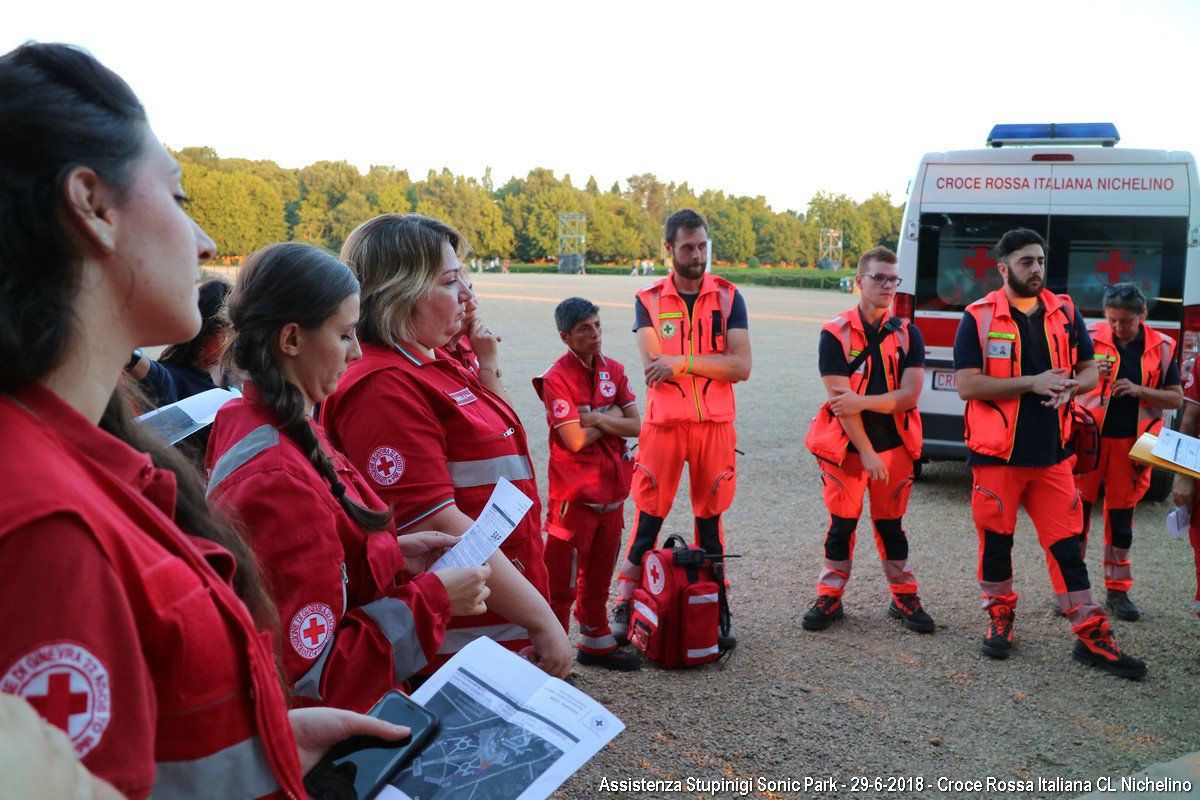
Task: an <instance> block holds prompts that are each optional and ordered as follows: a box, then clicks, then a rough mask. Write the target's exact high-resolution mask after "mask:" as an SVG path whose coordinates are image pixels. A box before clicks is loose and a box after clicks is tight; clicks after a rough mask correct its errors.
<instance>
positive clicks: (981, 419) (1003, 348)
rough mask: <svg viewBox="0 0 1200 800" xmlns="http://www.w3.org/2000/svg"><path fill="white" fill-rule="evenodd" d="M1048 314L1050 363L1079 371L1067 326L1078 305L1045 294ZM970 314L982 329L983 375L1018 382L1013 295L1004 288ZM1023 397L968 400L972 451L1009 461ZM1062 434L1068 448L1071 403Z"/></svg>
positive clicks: (1061, 421) (1062, 417) (1063, 411)
mask: <svg viewBox="0 0 1200 800" xmlns="http://www.w3.org/2000/svg"><path fill="white" fill-rule="evenodd" d="M1039 299H1040V300H1041V303H1042V306H1043V307H1044V308H1045V309H1046V315H1045V322H1044V326H1045V332H1046V341H1047V342H1049V343H1050V362H1051V363H1052V364H1053V365H1054V369H1060V368H1062V369H1073V368H1074V367H1075V362H1076V361H1077V360H1078V348H1077V347H1076V346H1074V345H1073V344H1072V343H1071V340H1070V336H1069V335H1068V334H1067V326H1068V325H1070V324H1071V323H1072V322H1073V321H1074V319H1075V304H1074V303H1073V302H1071V298H1070V297H1068V296H1067V295H1065V294H1064V295H1058V294H1054V293H1053V292H1051V291H1050V290H1048V289H1043V290H1042V292H1041V295H1040V296H1039ZM966 313H968V314H970V315H971V317H972V318H973V319H974V320H975V324H976V326H977V327H978V329H979V346H980V348H981V349H982V351H983V370H982V374H984V375H988V376H990V377H993V378H1014V377H1018V376H1019V375H1020V374H1021V336H1020V333H1019V332H1018V330H1017V323H1016V322H1014V321H1013V318H1012V315H1011V314H1010V312H1009V305H1008V295H1006V294H1005V293H1004V289H1003V288H1000V289H997V290H996V291H994V292H991V293H990V294H987V295H985V296H984V297H981V298H980V299H978V300H976V301H975V302H974V303H971V305H969V306H967V311H966ZM1020 406H1021V398H1020V397H1005V398H1002V399H1000V400H968V401H967V416H966V442H967V447H969V448H970V449H972V450H974V451H975V452H976V453H980V454H981V455H985V456H995V457H997V458H1003V459H1008V458H1010V457H1011V456H1012V451H1013V447H1014V445H1015V444H1016V441H1017V410H1018V409H1019V408H1020ZM1058 434H1059V440H1060V443H1061V444H1062V445H1063V446H1065V445H1066V443H1067V439H1068V438H1069V437H1070V435H1071V404H1070V403H1067V404H1066V405H1064V406H1063V407H1062V408H1060V409H1059V410H1058Z"/></svg>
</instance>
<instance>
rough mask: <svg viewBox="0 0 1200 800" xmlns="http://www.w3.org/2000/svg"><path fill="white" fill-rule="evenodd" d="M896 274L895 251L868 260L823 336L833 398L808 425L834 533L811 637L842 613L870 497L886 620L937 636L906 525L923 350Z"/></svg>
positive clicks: (917, 453) (824, 376)
mask: <svg viewBox="0 0 1200 800" xmlns="http://www.w3.org/2000/svg"><path fill="white" fill-rule="evenodd" d="M896 273H897V267H896V254H895V253H893V252H892V251H891V250H888V249H887V248H886V247H876V248H875V249H873V250H869V251H867V252H866V253H864V254H863V256H862V258H861V259H859V262H858V275H857V276H856V277H855V279H854V280H855V283H856V284H857V285H858V287H859V289H860V290H861V292H862V296H861V300H860V301H859V304H858V307H857V308H853V309H850V310H849V311H846V312H843V313H842V314H839V315H838V316H836V317H834V318H833V319H832V320H831V321H830V322H827V323H826V324H825V327H824V328H822V329H821V340H820V346H819V359H818V360H819V364H818V367H819V369H820V372H821V380H822V381H823V382H824V383H825V391H826V392H828V394H829V400H828V401H827V402H826V403H825V404H824V405H822V406H821V409H820V410H819V411H818V412H817V416H816V417H815V418H814V419H813V421H812V424H811V425H810V426H809V429H808V436H807V438H806V439H805V445H806V446H807V447H808V449H809V450H811V451H812V453H813V454H814V455H815V456H816V457H817V459H818V464H819V465H820V468H821V481H822V483H823V485H824V488H823V490H822V494H823V496H824V500H825V507H826V509H828V511H829V530H828V532H827V533H826V534H825V563H824V567H823V568H822V570H821V575H820V577H819V578H818V579H817V600H816V602H815V603H813V605H812V606H811V607H810V608H809V610H808V612H807V613H806V614H805V615H804V619H803V620H802V622H801V625H803V626H804V628H806V629H807V630H810V631H819V630H823V629H824V628H827V627H829V625H830V624H832V623H833V622H834V621H836V620H838V619H841V618H842V616H843V614H844V611H843V608H842V594H843V592H844V591H845V589H846V584H847V582H849V580H850V567H851V564H852V563H853V559H854V540H855V530H856V528H857V526H858V518H859V516H860V515H861V514H862V510H863V493H864V492H867V493H868V494H870V497H871V524H872V527H873V528H874V531H875V546H876V548H877V549H878V551H879V557H880V560H881V561H882V562H883V572H884V575H885V576H886V577H887V581H888V588H889V589H891V592H892V602H891V604H890V605H889V606H888V613H889V614H890V615H891V616H893V617H896V618H898V619H900V620H902V621H903V623H904V626H905V627H906V628H908V629H909V630H914V631H919V632H921V633H932V632H933V630H934V622H933V619H931V618H930V616H929V614H928V613H926V612H925V610H924V609H923V608H922V607H921V600H920V598H919V597H918V596H917V579H916V578H915V577H914V576H913V572H912V567H911V566H910V565H909V561H908V538H907V536H906V535H905V533H904V527H903V524H902V521H903V517H904V512H905V510H906V509H907V507H908V495H909V492H910V490H911V489H912V481H913V461H914V460H915V459H917V458H920V457H921V445H922V440H921V417H920V415H919V414H918V413H917V398H918V396H920V394H921V384H922V382H923V380H924V376H925V343H924V341H923V340H922V338H921V332H920V331H919V330H917V328H916V326H915V325H912V324H911V323H910V322H909V321H908V320H905V319H901V318H900V317H896V316H893V315H892V313H891V305H892V298H893V297H894V296H895V294H896V289H897V287H899V285H900V278H899V276H898V275H897V274H896Z"/></svg>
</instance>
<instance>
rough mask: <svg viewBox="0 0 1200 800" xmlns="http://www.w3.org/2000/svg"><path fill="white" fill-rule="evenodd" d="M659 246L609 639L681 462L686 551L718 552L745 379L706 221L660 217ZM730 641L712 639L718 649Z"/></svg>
mask: <svg viewBox="0 0 1200 800" xmlns="http://www.w3.org/2000/svg"><path fill="white" fill-rule="evenodd" d="M663 238H664V239H665V242H664V243H665V246H666V249H667V253H668V254H669V255H670V256H671V259H672V261H673V263H674V268H673V269H672V270H671V272H670V273H669V274H668V275H667V276H666V277H665V278H663V279H662V280H659V281H656V282H654V283H652V284H650V285H649V286H647V287H645V288H643V289H642V290H641V291H639V292H638V294H637V301H636V305H635V311H636V314H637V321H636V323H635V325H634V330H635V331H636V332H637V341H638V350H639V351H640V352H641V354H642V365H643V366H644V367H645V376H646V387H647V388H646V423H645V425H643V426H642V434H641V437H640V438H639V440H638V457H637V463H636V469H635V471H634V476H633V500H634V503H635V504H636V505H637V510H638V513H637V523H636V529H635V531H634V534H633V536H632V537H631V538H630V541H629V547H628V549H627V550H626V553H625V563H624V564H623V565H622V567H621V574H620V575H619V576H618V581H617V590H618V593H619V598H618V600H617V605H616V608H615V609H614V612H613V632H614V633H615V634H616V637H617V641H622V640H623V639H626V637H627V634H628V630H629V627H628V619H629V603H630V598H631V597H632V596H633V589H634V587H635V586H636V585H637V583H638V582H639V581H640V580H641V576H642V557H643V556H645V554H646V553H647V552H649V551H650V550H653V549H654V547H655V544H656V542H657V540H658V534H659V531H661V530H662V526H663V522H664V521H665V520H666V516H667V514H668V513H669V512H670V510H671V505H672V504H673V503H674V501H675V491H676V489H677V488H678V487H679V477H680V475H681V474H682V472H683V464H684V462H685V461H686V462H687V464H688V473H689V479H690V482H691V496H692V513H693V514H694V515H695V539H696V543H697V544H698V545H700V546H701V547H703V548H704V550H705V551H707V552H708V553H710V554H711V555H716V556H719V555H721V554H723V553H724V551H725V536H724V532H723V529H722V527H721V514H722V513H724V512H725V511H726V510H727V509H728V508H729V506H730V505H731V504H732V503H733V494H734V488H735V486H736V484H737V471H736V459H735V452H734V446H735V445H736V443H737V434H736V432H735V431H734V419H735V418H736V416H737V410H736V406H735V404H734V398H733V384H735V383H737V382H738V381H744V380H746V379H747V378H749V377H750V365H751V358H750V331H749V324H748V322H747V318H746V317H747V315H746V303H745V301H744V300H743V299H742V296H741V294H740V293H739V292H738V290H737V287H735V286H734V285H733V284H732V283H730V282H729V281H727V280H725V279H724V278H719V277H717V276H715V275H710V274H709V273H707V272H706V271H705V265H706V263H707V261H708V223H706V222H705V221H704V217H702V216H700V215H699V214H697V213H696V212H695V211H693V210H691V209H690V208H685V209H682V210H680V211H676V212H675V213H674V214H672V215H671V216H670V217H669V218H668V219H667V223H666V226H665V230H664V237H663ZM735 643H736V642H735V640H734V639H733V637H732V636H723V637H722V642H721V644H722V646H723V647H724V648H726V649H728V648H730V647H732V646H733V645H734V644H735Z"/></svg>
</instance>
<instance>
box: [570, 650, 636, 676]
mask: <svg viewBox="0 0 1200 800" xmlns="http://www.w3.org/2000/svg"><path fill="white" fill-rule="evenodd" d="M575 660H576V661H578V662H579V663H580V664H583V665H584V666H585V667H604V668H605V669H611V670H616V671H617V672H636V671H637V670H639V669H641V668H642V656H641V654H640V653H639V652H638V651H636V650H634V649H632V648H628V647H618V648H617V649H616V650H610V651H608V652H607V653H587V652H584V651H583V650H580V651H579V652H578V653H576V654H575Z"/></svg>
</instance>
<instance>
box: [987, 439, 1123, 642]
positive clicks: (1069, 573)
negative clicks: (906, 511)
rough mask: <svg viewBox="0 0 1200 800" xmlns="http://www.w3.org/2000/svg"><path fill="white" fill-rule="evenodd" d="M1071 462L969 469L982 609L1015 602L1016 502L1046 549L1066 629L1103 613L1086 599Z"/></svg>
mask: <svg viewBox="0 0 1200 800" xmlns="http://www.w3.org/2000/svg"><path fill="white" fill-rule="evenodd" d="M1071 464H1072V460H1071V459H1067V460H1066V461H1063V462H1061V463H1058V464H1055V465H1054V466H1051V467H1009V466H1003V465H1001V466H975V467H972V473H973V475H974V487H973V488H972V491H971V513H972V515H973V516H974V518H975V528H976V530H977V532H978V534H979V564H978V571H977V575H978V578H979V586H980V588H981V589H982V590H983V606H984V608H989V607H991V606H993V605H996V604H1004V605H1008V606H1014V607H1015V606H1016V604H1017V593H1016V592H1015V591H1014V590H1013V575H1012V537H1013V532H1014V531H1015V530H1016V527H1017V506H1024V507H1025V510H1026V511H1027V512H1028V513H1029V516H1030V518H1031V519H1032V520H1033V527H1034V529H1035V530H1036V531H1037V536H1038V541H1039V542H1040V543H1041V545H1042V549H1043V550H1044V551H1045V552H1046V568H1047V569H1048V570H1049V572H1050V583H1051V585H1052V586H1053V587H1054V593H1055V595H1056V596H1057V597H1058V605H1059V608H1060V609H1061V610H1062V611H1063V613H1064V614H1066V615H1067V618H1068V619H1069V620H1070V622H1071V627H1072V628H1074V629H1075V631H1076V632H1078V631H1080V630H1082V629H1084V628H1086V627H1087V626H1088V625H1089V624H1096V623H1095V622H1093V620H1095V619H1098V618H1103V617H1104V616H1105V614H1104V611H1103V610H1102V609H1101V608H1100V606H1099V604H1097V603H1096V602H1095V601H1094V600H1093V599H1092V591H1091V583H1090V582H1089V581H1088V575H1087V565H1086V564H1084V562H1083V557H1082V556H1081V555H1080V552H1079V534H1080V532H1081V531H1082V530H1083V501H1082V500H1081V499H1080V496H1079V490H1077V489H1076V488H1075V481H1074V478H1073V476H1072V474H1071Z"/></svg>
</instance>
